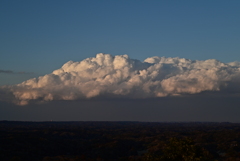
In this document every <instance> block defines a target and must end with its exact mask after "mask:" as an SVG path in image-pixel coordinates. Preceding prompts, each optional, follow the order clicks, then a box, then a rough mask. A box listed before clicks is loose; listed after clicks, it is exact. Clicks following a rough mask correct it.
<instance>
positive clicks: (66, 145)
mask: <svg viewBox="0 0 240 161" xmlns="http://www.w3.org/2000/svg"><path fill="white" fill-rule="evenodd" d="M0 160H3V161H214V160H215V161H238V160H240V124H237V123H202V122H192V123H157V122H13V121H0Z"/></svg>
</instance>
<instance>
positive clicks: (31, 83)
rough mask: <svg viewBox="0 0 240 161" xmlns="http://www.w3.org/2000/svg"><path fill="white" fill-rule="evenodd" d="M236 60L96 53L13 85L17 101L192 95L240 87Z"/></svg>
mask: <svg viewBox="0 0 240 161" xmlns="http://www.w3.org/2000/svg"><path fill="white" fill-rule="evenodd" d="M239 82H240V63H238V62H233V63H228V64H225V63H222V62H219V61H217V60H214V59H210V60H205V61H198V60H196V61H193V60H189V59H184V58H165V57H157V56H155V57H151V58H147V59H146V60H145V61H144V62H140V61H139V60H134V59H130V58H129V57H128V56H127V55H117V56H112V55H109V54H102V53H100V54H97V55H96V57H93V58H87V59H85V60H82V61H80V62H73V61H69V62H67V63H65V64H64V65H63V66H62V67H61V68H60V69H57V70H55V71H53V72H52V73H50V74H47V75H45V76H41V77H39V78H33V79H30V80H27V81H25V82H22V83H21V84H18V85H14V86H5V87H1V89H2V91H3V90H4V91H6V90H8V91H11V93H12V95H13V96H14V97H15V101H16V100H17V102H18V104H19V105H26V104H28V102H29V101H31V100H42V101H51V100H76V99H86V98H92V97H97V96H120V97H130V98H147V97H164V96H171V95H182V94H196V93H201V92H204V91H219V92H221V91H228V92H231V91H234V92H240V83H239Z"/></svg>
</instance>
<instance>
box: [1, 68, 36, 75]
mask: <svg viewBox="0 0 240 161" xmlns="http://www.w3.org/2000/svg"><path fill="white" fill-rule="evenodd" d="M0 73H5V74H33V73H32V72H14V71H12V70H1V69H0Z"/></svg>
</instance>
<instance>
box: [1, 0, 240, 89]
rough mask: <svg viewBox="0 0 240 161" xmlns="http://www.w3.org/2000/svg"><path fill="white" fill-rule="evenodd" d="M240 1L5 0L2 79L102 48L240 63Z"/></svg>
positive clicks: (46, 69)
mask: <svg viewBox="0 0 240 161" xmlns="http://www.w3.org/2000/svg"><path fill="white" fill-rule="evenodd" d="M239 8H240V1H239V0H231V1H226V0H201V1H200V0H199V1H190V0H182V1H178V0H171V1H167V0H151V1H144V0H142V1H140V0H121V1H120V0H119V1H118V0H91V1H87V0H81V1H79V0H71V1H66V0H51V1H48V0H41V1H40V0H34V1H32V0H24V1H17V0H12V1H8V0H1V2H0V21H1V29H0V35H1V36H0V69H1V70H11V71H14V72H30V73H33V74H6V73H0V85H4V84H14V83H20V82H21V81H23V80H26V79H28V78H32V77H36V76H39V75H44V74H47V73H50V72H52V71H53V70H55V69H58V68H59V67H61V66H62V65H63V64H64V63H65V62H67V61H69V60H73V61H81V60H83V59H85V58H88V57H93V56H95V55H96V54H97V53H100V52H103V53H109V54H112V55H122V54H128V55H129V56H130V57H131V58H134V59H139V60H141V61H142V60H144V59H145V58H147V57H152V56H156V55H157V56H166V57H182V58H188V59H193V60H196V59H197V60H205V59H217V60H220V61H222V62H232V61H240V45H239V44H240V30H239V28H240V18H239V17H240V10H239Z"/></svg>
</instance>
